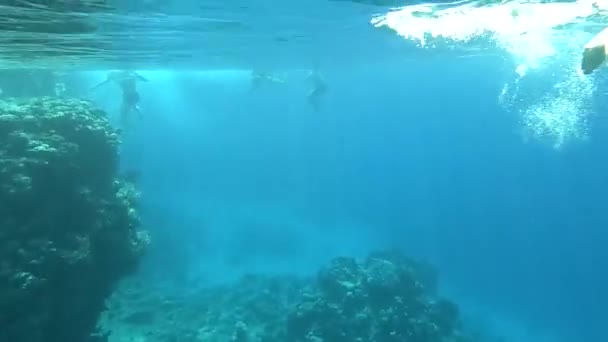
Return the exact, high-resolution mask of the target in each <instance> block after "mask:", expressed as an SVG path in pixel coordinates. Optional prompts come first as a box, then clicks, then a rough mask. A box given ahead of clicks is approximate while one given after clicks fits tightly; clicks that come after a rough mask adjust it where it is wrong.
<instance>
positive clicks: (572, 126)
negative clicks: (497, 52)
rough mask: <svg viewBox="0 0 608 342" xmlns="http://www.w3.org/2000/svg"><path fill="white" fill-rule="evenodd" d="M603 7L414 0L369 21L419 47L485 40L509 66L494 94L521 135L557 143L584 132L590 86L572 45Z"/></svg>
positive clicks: (577, 46)
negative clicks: (422, 1) (513, 115)
mask: <svg viewBox="0 0 608 342" xmlns="http://www.w3.org/2000/svg"><path fill="white" fill-rule="evenodd" d="M605 9H606V7H605V4H601V3H598V2H596V1H589V0H583V1H577V2H569V3H539V2H520V1H514V2H506V3H494V4H482V3H479V2H474V3H471V2H455V3H451V4H441V5H438V4H420V5H413V6H407V7H403V8H398V9H394V10H392V11H390V12H389V13H386V14H382V15H378V16H375V17H374V18H372V20H371V24H372V25H374V26H375V27H385V28H390V29H391V30H393V31H394V32H396V33H397V34H398V35H399V36H401V37H403V38H404V39H406V40H410V41H414V42H416V43H417V45H418V46H419V47H421V48H427V49H429V48H430V49H432V48H438V47H448V48H458V49H463V50H465V51H466V50H468V49H471V50H473V49H475V50H478V49H479V48H480V47H481V48H484V49H487V48H488V42H489V43H491V44H492V45H493V46H494V47H498V48H500V49H502V50H504V51H506V52H507V53H508V55H509V57H510V59H511V60H512V61H513V63H514V64H515V69H514V75H513V77H512V79H511V80H510V81H509V82H507V83H506V84H505V85H504V87H503V90H502V92H501V93H500V94H499V96H498V100H499V102H500V104H501V105H502V106H503V107H504V108H505V109H506V110H508V111H509V112H514V113H517V114H518V115H520V121H521V123H522V133H523V135H524V137H526V140H527V138H535V139H539V140H540V141H543V142H548V143H550V144H551V145H552V146H553V147H555V148H561V147H562V146H564V145H565V144H567V143H569V142H573V141H577V140H581V139H585V138H586V137H587V130H588V123H589V119H590V118H589V115H590V112H591V109H590V107H591V104H592V100H593V94H594V91H595V88H596V87H595V83H594V80H593V77H590V76H583V75H582V74H581V72H580V71H579V64H580V53H581V51H582V47H583V45H584V44H585V43H586V42H587V40H588V39H590V38H591V37H592V35H593V33H592V32H595V31H599V30H600V25H599V24H601V20H600V19H601V18H602V17H603V16H602V15H603V14H605V13H604V12H605ZM589 31H591V32H589ZM532 87H533V88H534V89H535V91H534V93H535V94H536V95H535V96H532V97H531V96H530V92H529V89H530V88H532Z"/></svg>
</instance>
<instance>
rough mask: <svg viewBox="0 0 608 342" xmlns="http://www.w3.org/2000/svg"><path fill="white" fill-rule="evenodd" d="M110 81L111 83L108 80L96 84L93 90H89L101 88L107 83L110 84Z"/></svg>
mask: <svg viewBox="0 0 608 342" xmlns="http://www.w3.org/2000/svg"><path fill="white" fill-rule="evenodd" d="M110 81H111V80H110V79H109V78H108V79H106V80H105V81H103V82H101V83H99V84H97V85H96V86H94V87H93V88H91V90H95V89H97V88H99V87H102V86H104V85H106V84H107V83H108V82H110Z"/></svg>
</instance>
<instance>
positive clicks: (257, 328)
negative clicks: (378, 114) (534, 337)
mask: <svg viewBox="0 0 608 342" xmlns="http://www.w3.org/2000/svg"><path fill="white" fill-rule="evenodd" d="M124 285H125V286H123V287H122V288H121V290H119V291H117V292H116V293H115V294H114V296H113V297H112V298H111V299H110V300H109V306H108V311H107V312H105V313H104V314H103V315H102V319H101V320H100V326H101V328H102V330H104V331H107V332H108V336H109V341H111V342H122V341H140V340H145V341H147V342H156V341H159V342H160V341H179V342H194V341H205V342H226V341H233V342H305V341H306V342H321V341H325V342H342V341H344V342H439V341H442V342H447V341H472V340H473V339H472V338H470V337H468V335H467V334H465V333H464V330H463V327H462V324H461V319H460V314H459V309H458V307H457V306H456V304H454V303H452V302H451V301H449V300H446V299H442V298H440V297H438V296H437V295H436V285H437V275H436V273H435V271H434V269H433V268H432V267H430V266H428V265H426V264H424V263H420V262H417V261H414V260H412V259H409V258H407V257H405V256H403V255H400V254H398V253H393V252H378V253H372V254H370V255H369V256H368V257H367V259H366V260H364V261H358V260H355V259H353V258H347V257H339V258H335V259H334V260H332V261H331V262H330V263H329V264H328V265H327V266H326V267H323V268H322V269H321V270H320V271H319V272H318V274H317V277H316V279H299V278H294V277H282V276H275V277H271V276H261V275H248V276H245V277H243V278H242V279H241V280H240V281H239V282H237V283H236V284H234V285H231V286H225V287H217V288H210V289H205V290H199V291H197V292H196V293H194V294H189V295H182V296H179V297H177V296H175V295H173V296H171V295H166V294H165V292H163V290H162V289H156V290H151V289H149V286H150V285H149V284H147V285H144V284H143V283H138V282H136V281H134V280H131V281H129V282H125V284H124Z"/></svg>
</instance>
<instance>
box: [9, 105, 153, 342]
mask: <svg viewBox="0 0 608 342" xmlns="http://www.w3.org/2000/svg"><path fill="white" fill-rule="evenodd" d="M118 145H119V139H118V135H117V134H116V132H115V131H114V130H113V129H112V128H111V126H110V124H109V121H108V119H107V118H106V116H105V113H104V112H102V111H99V110H96V109H94V108H93V107H92V106H91V105H90V104H89V103H88V102H85V101H80V100H60V99H52V98H37V99H28V100H22V101H17V100H9V101H3V102H0V203H2V206H0V227H2V231H1V233H0V326H2V329H0V341H2V342H4V341H7V342H9V341H27V342H45V341H49V342H50V341H73V342H81V341H89V340H90V339H89V335H90V334H91V333H92V332H93V331H94V328H95V324H96V321H97V319H98V316H99V314H100V312H101V311H102V310H103V306H104V300H105V299H106V296H108V295H109V294H110V291H111V288H112V286H113V285H114V284H115V283H116V281H118V280H119V279H120V278H122V277H123V276H125V275H127V274H128V273H130V272H131V271H133V270H134V268H135V267H136V266H137V264H138V260H139V258H140V255H141V253H142V251H143V249H144V248H145V246H146V245H147V243H148V238H147V235H146V234H145V232H143V231H140V230H139V218H138V216H137V213H136V211H135V205H136V201H137V196H138V193H137V191H136V190H135V188H134V187H133V186H132V185H131V184H128V183H124V182H122V181H120V180H118V179H117V178H116V169H117V163H118Z"/></svg>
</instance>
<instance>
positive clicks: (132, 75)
mask: <svg viewBox="0 0 608 342" xmlns="http://www.w3.org/2000/svg"><path fill="white" fill-rule="evenodd" d="M138 81H140V82H148V80H147V79H146V78H144V77H142V76H141V75H139V74H138V73H136V72H134V71H122V70H120V71H110V72H109V73H108V74H107V76H106V79H105V80H104V81H103V82H101V83H99V84H97V85H96V86H94V87H93V88H91V90H95V89H97V88H99V87H101V86H104V85H106V84H108V83H111V82H114V83H116V84H118V85H119V86H120V89H121V90H122V102H121V106H120V118H121V121H122V122H123V124H125V123H126V122H127V119H128V116H129V115H130V114H131V113H133V112H135V113H136V114H137V115H138V117H139V118H141V117H142V114H141V110H140V108H139V100H140V96H139V92H138V91H137V82H138Z"/></svg>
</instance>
